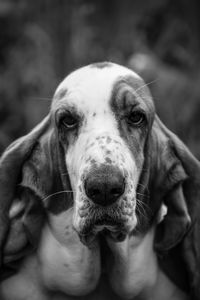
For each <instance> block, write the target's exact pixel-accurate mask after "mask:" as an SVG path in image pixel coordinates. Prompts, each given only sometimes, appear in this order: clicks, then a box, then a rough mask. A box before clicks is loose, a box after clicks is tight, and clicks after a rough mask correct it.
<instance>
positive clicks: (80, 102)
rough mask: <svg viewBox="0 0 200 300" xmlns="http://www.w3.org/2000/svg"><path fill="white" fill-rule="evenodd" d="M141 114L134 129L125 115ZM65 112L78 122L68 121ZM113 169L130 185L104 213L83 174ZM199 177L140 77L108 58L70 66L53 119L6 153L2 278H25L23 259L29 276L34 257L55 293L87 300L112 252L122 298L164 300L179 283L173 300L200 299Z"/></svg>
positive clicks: (0, 164) (1, 162) (0, 205)
mask: <svg viewBox="0 0 200 300" xmlns="http://www.w3.org/2000/svg"><path fill="white" fill-rule="evenodd" d="M134 109H135V110H137V111H138V110H139V111H142V112H143V114H144V115H145V119H144V120H143V122H142V124H141V126H138V127H137V126H133V124H130V120H129V119H128V118H129V116H130V113H131V111H132V110H134ZM69 113H70V115H73V117H74V118H75V120H76V122H77V126H75V127H74V128H73V129H69V128H66V126H65V125H64V120H65V117H66V115H68V114H69ZM110 165H111V166H114V167H115V168H118V169H119V170H120V172H121V174H123V176H124V182H125V191H124V193H123V195H121V196H120V198H119V199H118V200H117V201H116V203H114V204H112V205H110V206H108V207H106V208H103V207H101V206H97V205H96V204H94V203H93V202H92V201H91V199H89V198H88V196H87V195H86V191H85V180H86V177H88V176H92V174H93V172H94V170H95V172H97V171H98V170H99V172H100V170H102V166H103V168H104V169H105V168H106V167H108V166H110ZM113 170H114V168H113ZM110 176H112V174H110ZM199 179H200V163H199V161H198V160H197V159H196V158H195V157H194V156H193V155H192V154H191V152H190V151H189V150H188V148H187V147H186V146H185V145H184V144H183V143H182V142H181V140H180V139H179V138H178V137H177V136H176V135H174V134H173V133H172V132H171V131H169V130H168V129H167V128H166V127H165V126H164V125H163V123H162V122H161V121H160V119H159V118H158V116H157V115H156V113H155V108H154V104H153V101H152V98H151V95H150V92H149V90H148V88H147V86H146V85H145V83H144V82H143V80H142V79H141V78H140V77H139V76H138V75H137V74H135V73H134V72H133V71H131V70H129V69H127V68H124V67H122V66H119V65H116V64H112V63H98V64H94V65H89V66H87V67H84V68H81V69H79V70H77V71H74V72H73V73H71V74H70V75H69V76H68V77H66V79H65V80H64V81H63V82H62V83H61V84H60V85H59V87H58V89H57V90H56V92H55V95H54V99H53V102H52V106H51V110H50V113H49V115H48V116H47V117H46V118H45V119H44V120H43V121H42V122H41V123H40V124H39V125H38V126H37V127H36V128H35V129H34V130H33V131H31V132H30V133H29V134H28V135H26V136H24V137H22V138H20V139H19V140H17V141H15V142H14V143H13V144H11V145H10V146H9V147H8V148H7V149H6V150H5V152H4V153H3V155H2V157H1V159H0V254H1V263H0V269H1V278H2V280H3V279H5V278H6V277H8V276H11V274H13V273H15V272H16V270H22V273H19V274H23V272H24V271H23V270H24V267H23V266H24V262H27V263H25V265H27V266H28V267H26V269H27V268H28V269H29V268H30V270H31V271H30V273H31V274H32V273H33V270H36V269H34V268H33V263H32V258H31V257H32V254H31V253H35V254H34V255H36V257H39V261H40V262H41V264H40V266H39V268H38V270H39V271H37V272H39V273H38V274H40V276H41V278H43V279H42V280H43V281H44V282H43V284H44V286H45V287H46V288H47V290H55V291H59V292H62V293H64V294H65V295H69V296H70V295H72V296H73V295H74V296H81V297H82V296H83V295H89V294H90V293H91V292H93V291H95V290H96V289H97V290H98V286H101V284H100V282H101V279H100V278H101V276H103V275H102V268H104V266H102V258H101V256H102V255H103V254H105V256H108V257H111V259H110V260H109V259H108V258H107V257H104V256H103V260H104V259H105V260H106V261H107V262H108V263H109V264H110V263H111V266H110V267H106V270H107V276H108V279H109V280H110V288H111V290H112V293H113V291H114V293H115V294H117V295H118V296H119V297H121V298H126V299H130V298H132V299H133V298H134V297H137V296H138V295H140V294H141V295H142V299H148V295H150V297H153V299H154V300H157V299H159V297H162V299H164V298H163V297H164V296H163V295H162V293H161V290H162V288H161V286H162V284H163V282H165V284H166V286H170V288H169V289H171V290H170V291H171V294H172V291H174V289H175V287H177V289H176V292H174V295H176V296H174V298H173V299H175V300H179V299H194V300H198V299H200V242H199V238H198V235H199V232H200V228H199V224H200V217H199V216H200V207H199V205H200V204H199V203H200V199H199V198H200V183H199ZM163 207H165V208H166V212H167V213H166V215H163V216H162V217H161V218H160V212H161V210H162V208H163ZM79 238H80V240H79ZM104 248H105V249H107V250H105V249H104ZM108 249H109V250H108ZM148 249H149V250H148ZM145 251H146V258H145ZM102 253H103V254H102ZM142 253H143V254H142ZM56 254H57V257H56V259H55V255H56ZM110 255H111V256H110ZM148 255H149V256H148ZM119 257H120V259H119ZM29 258H30V259H29ZM116 258H117V259H116ZM147 258H148V260H147ZM36 260H37V259H36ZM121 261H122V262H123V263H120V262H121ZM136 261H137V262H138V263H137V264H136V263H135V262H136ZM140 261H141V264H140V263H139V262H140ZM148 261H149V265H148ZM157 261H158V262H157ZM124 266H125V267H124ZM148 267H149V270H152V274H155V276H153V275H152V274H150V273H149V275H148V272H145V270H147V268H148ZM153 270H154V271H153ZM162 270H163V271H162ZM35 272H36V271H35ZM70 274H71V275H70ZM86 274H87V276H86ZM116 274H118V275H119V276H116ZM166 274H167V276H166ZM158 275H159V276H158ZM19 276H21V275H19ZM156 276H158V278H160V279H159V280H158V281H156V282H157V283H156V286H157V288H156V289H153V290H151V292H150V290H149V287H148V286H149V285H150V286H151V285H153V284H154V285H155V283H153V282H150V281H151V280H150V278H157V277H156ZM36 277H37V276H36ZM12 278H15V277H11V280H12ZM161 278H162V279H161ZM163 278H164V279H163ZM152 280H153V279H152ZM4 282H5V284H4ZM4 282H3V283H2V289H3V290H4V289H5V286H6V282H7V281H4ZM11 282H12V281H11ZM160 282H162V284H161V283H160ZM159 284H160V285H159ZM144 287H145V288H144ZM147 287H148V288H147ZM144 290H145V292H144ZM147 291H148V292H147ZM99 293H100V292H99ZM148 293H149V294H148ZM160 293H161V294H160ZM3 295H5V291H4V292H3ZM159 295H161V296H159ZM186 295H187V296H186ZM15 296H16V295H15ZM15 296H14V297H15ZM118 296H116V297H118ZM10 297H11V296H10ZM88 297H89V298H88V299H92V298H90V296H88ZM103 297H105V296H103ZM112 297H115V296H112ZM112 297H111V298H112ZM8 298H9V297H8ZM111 298H110V299H111ZM5 299H7V298H6V297H5ZM9 299H14V298H12V297H11V298H9ZM16 299H18V298H16ZM19 299H20V298H19ZM30 299H32V298H30ZM41 299H45V300H46V299H53V298H51V297H47V296H44V297H43V298H42V296H41ZM62 299H69V298H68V296H66V298H62ZM114 299H115V298H114ZM116 299H117V298H116ZM167 299H172V298H171V296H170V294H169V295H166V300H167Z"/></svg>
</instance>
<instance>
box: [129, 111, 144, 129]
mask: <svg viewBox="0 0 200 300" xmlns="http://www.w3.org/2000/svg"><path fill="white" fill-rule="evenodd" d="M144 121H145V114H144V113H143V112H141V111H133V112H131V113H130V115H129V116H128V122H129V123H130V124H132V125H135V126H140V125H142V123H143V122H144Z"/></svg>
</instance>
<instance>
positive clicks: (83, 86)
mask: <svg viewBox="0 0 200 300" xmlns="http://www.w3.org/2000/svg"><path fill="white" fill-rule="evenodd" d="M124 76H132V77H133V78H136V79H140V77H139V76H138V75H137V74H136V73H135V72H133V71H132V70H130V69H128V68H125V67H122V66H120V65H117V64H109V65H108V67H104V68H98V67H95V65H89V66H86V67H83V68H81V69H78V70H76V71H74V72H72V73H71V74H70V75H69V76H67V77H66V78H65V79H64V80H63V81H62V82H61V84H60V85H59V86H58V88H57V90H56V92H55V95H56V94H58V93H59V91H61V90H63V91H64V90H65V89H66V90H67V99H68V103H73V104H77V106H78V107H79V108H80V109H81V108H82V109H84V108H85V109H88V110H90V111H93V112H95V111H96V109H97V108H98V112H101V110H103V109H105V108H106V106H105V104H106V102H107V103H108V101H109V99H110V96H111V92H112V88H113V85H114V83H115V82H116V80H117V79H119V78H120V77H122V78H123V77H124ZM88 112H89V111H87V113H88Z"/></svg>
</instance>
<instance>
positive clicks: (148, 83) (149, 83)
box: [135, 78, 159, 93]
mask: <svg viewBox="0 0 200 300" xmlns="http://www.w3.org/2000/svg"><path fill="white" fill-rule="evenodd" d="M158 80H159V78H156V79H154V80H152V81H150V82H147V83H145V84H144V85H142V86H140V87H139V88H138V89H136V90H135V92H136V93H137V92H138V91H140V90H141V89H143V88H144V87H145V86H148V85H151V84H152V83H155V82H157V81H158Z"/></svg>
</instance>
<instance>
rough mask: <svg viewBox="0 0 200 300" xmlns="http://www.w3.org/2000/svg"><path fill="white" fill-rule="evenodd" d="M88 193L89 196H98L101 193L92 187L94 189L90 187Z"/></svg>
mask: <svg viewBox="0 0 200 300" xmlns="http://www.w3.org/2000/svg"><path fill="white" fill-rule="evenodd" d="M89 195H90V198H92V199H93V198H95V197H97V196H100V195H101V191H100V190H99V189H97V188H94V189H90V191H89Z"/></svg>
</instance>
